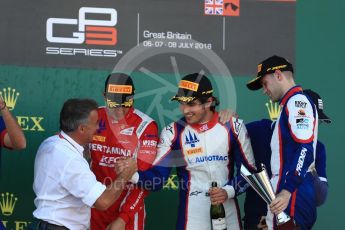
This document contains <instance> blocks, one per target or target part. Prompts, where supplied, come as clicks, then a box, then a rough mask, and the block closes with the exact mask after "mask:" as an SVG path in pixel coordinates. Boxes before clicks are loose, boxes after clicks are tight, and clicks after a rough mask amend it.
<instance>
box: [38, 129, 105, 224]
mask: <svg viewBox="0 0 345 230" xmlns="http://www.w3.org/2000/svg"><path fill="white" fill-rule="evenodd" d="M83 151H84V148H83V147H82V146H80V145H79V144H78V143H77V142H75V141H74V140H73V139H72V138H70V137H69V136H68V135H67V134H66V133H64V132H62V131H61V133H60V134H59V135H55V136H52V137H49V138H48V139H46V140H45V141H43V143H42V144H41V145H40V147H39V149H38V152H37V154H36V159H35V171H34V184H33V189H34V192H35V194H36V199H35V201H34V203H35V205H36V210H35V211H34V212H33V215H34V216H35V217H36V218H37V219H41V220H45V221H47V222H49V223H51V224H56V225H60V226H65V227H67V228H69V229H73V230H79V229H80V230H81V229H88V228H89V226H90V215H91V209H90V207H92V205H93V204H94V203H95V201H96V200H97V199H98V198H99V197H100V196H101V194H102V193H103V192H104V190H105V189H106V187H105V186H104V185H103V184H102V183H100V182H98V181H97V180H96V177H95V175H94V174H93V173H92V171H91V170H90V167H89V165H88V163H87V161H86V160H85V159H84V158H83Z"/></svg>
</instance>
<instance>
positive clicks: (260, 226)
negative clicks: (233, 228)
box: [257, 216, 268, 230]
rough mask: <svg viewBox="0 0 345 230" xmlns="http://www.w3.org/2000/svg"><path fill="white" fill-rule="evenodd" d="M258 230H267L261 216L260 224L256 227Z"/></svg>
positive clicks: (263, 217) (264, 217)
mask: <svg viewBox="0 0 345 230" xmlns="http://www.w3.org/2000/svg"><path fill="white" fill-rule="evenodd" d="M257 228H258V229H262V230H267V229H268V227H267V224H266V216H261V219H260V222H259V224H258V225H257Z"/></svg>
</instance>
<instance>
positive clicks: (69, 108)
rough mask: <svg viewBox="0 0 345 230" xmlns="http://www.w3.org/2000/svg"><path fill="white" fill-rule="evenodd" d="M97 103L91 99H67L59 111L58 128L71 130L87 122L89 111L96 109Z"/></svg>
mask: <svg viewBox="0 0 345 230" xmlns="http://www.w3.org/2000/svg"><path fill="white" fill-rule="evenodd" d="M97 108H98V104H97V102H96V101H94V100H92V99H78V98H72V99H69V100H67V101H66V102H65V103H64V104H63V106H62V109H61V112H60V129H61V130H62V131H64V132H73V131H75V130H77V129H78V127H79V125H81V124H86V123H87V122H88V118H89V115H90V113H91V111H93V110H97Z"/></svg>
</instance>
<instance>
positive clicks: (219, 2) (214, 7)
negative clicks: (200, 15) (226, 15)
mask: <svg viewBox="0 0 345 230" xmlns="http://www.w3.org/2000/svg"><path fill="white" fill-rule="evenodd" d="M205 15H223V0H205Z"/></svg>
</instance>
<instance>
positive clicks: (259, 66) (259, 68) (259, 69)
mask: <svg viewBox="0 0 345 230" xmlns="http://www.w3.org/2000/svg"><path fill="white" fill-rule="evenodd" d="M261 69H262V64H259V65H258V73H259V72H261Z"/></svg>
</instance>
